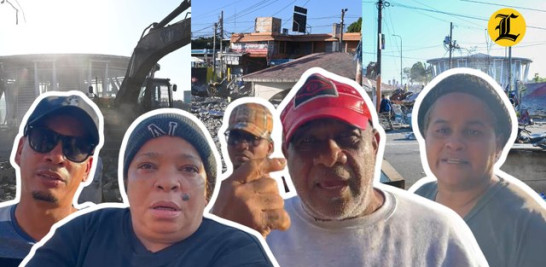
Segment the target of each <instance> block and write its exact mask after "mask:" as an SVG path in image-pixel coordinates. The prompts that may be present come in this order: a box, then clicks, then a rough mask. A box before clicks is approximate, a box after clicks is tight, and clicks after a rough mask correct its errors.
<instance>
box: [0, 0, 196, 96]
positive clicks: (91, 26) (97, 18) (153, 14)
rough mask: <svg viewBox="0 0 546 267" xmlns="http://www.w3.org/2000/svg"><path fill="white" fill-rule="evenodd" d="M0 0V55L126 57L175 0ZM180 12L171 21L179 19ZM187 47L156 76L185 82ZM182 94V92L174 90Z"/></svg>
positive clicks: (181, 85) (183, 86)
mask: <svg viewBox="0 0 546 267" xmlns="http://www.w3.org/2000/svg"><path fill="white" fill-rule="evenodd" d="M9 1H10V2H11V3H13V5H15V6H16V7H17V8H18V9H19V24H18V25H16V24H15V11H14V9H13V8H12V7H11V6H10V5H9V4H7V2H5V3H4V4H0V56H6V55H17V54H35V53H91V54H109V55H117V56H131V54H132V52H133V48H134V47H135V46H136V44H137V42H138V40H139V38H140V35H141V34H142V31H143V30H144V29H145V28H146V27H148V25H150V24H151V23H152V22H159V21H160V20H161V19H163V18H164V17H165V16H166V15H168V14H169V13H170V12H171V11H172V10H174V9H175V8H176V7H177V6H178V5H180V2H181V1H180V0H162V1H144V0H115V1H109V0H93V1H90V0H48V1H43V0H9ZM183 16H184V14H183V15H180V16H179V17H178V18H176V19H175V20H173V22H175V21H178V20H180V19H182V18H183ZM189 52H190V46H189V45H187V46H186V47H183V48H182V49H179V50H177V51H176V52H174V53H171V54H169V55H167V56H166V57H164V58H163V59H162V60H161V61H160V62H159V63H160V64H161V70H160V71H159V72H157V73H156V77H162V78H163V77H165V78H171V82H172V83H176V84H178V88H179V89H181V90H183V89H185V90H189V87H190V64H189V62H190V54H189ZM175 97H176V98H178V99H179V98H181V97H182V93H181V92H179V93H178V94H176V95H175Z"/></svg>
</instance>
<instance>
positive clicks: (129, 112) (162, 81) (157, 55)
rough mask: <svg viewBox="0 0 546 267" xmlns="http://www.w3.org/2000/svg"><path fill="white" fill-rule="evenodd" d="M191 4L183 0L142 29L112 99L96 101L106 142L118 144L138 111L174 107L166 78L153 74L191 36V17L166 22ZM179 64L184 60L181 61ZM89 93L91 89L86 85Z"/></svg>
mask: <svg viewBox="0 0 546 267" xmlns="http://www.w3.org/2000/svg"><path fill="white" fill-rule="evenodd" d="M190 7H191V0H184V1H182V2H181V3H180V5H179V6H178V7H177V8H176V9H174V10H173V11H172V12H171V13H170V14H168V15H167V16H166V17H165V18H164V19H163V20H161V21H160V22H156V23H152V24H150V26H148V27H147V28H146V29H144V31H143V32H142V35H141V37H140V40H139V41H138V43H137V45H136V47H135V48H134V50H133V53H132V55H131V58H130V60H129V65H128V67H127V72H126V74H125V77H124V78H123V81H122V83H121V86H120V88H119V91H118V92H117V94H116V98H115V100H114V101H113V102H112V103H111V104H109V105H103V104H101V105H99V107H100V108H101V111H102V113H103V115H104V119H105V129H106V131H107V132H106V133H105V136H106V143H107V144H105V147H108V144H111V145H113V146H114V147H119V145H117V144H119V143H121V139H122V136H123V133H124V132H125V130H126V129H127V127H128V126H129V124H130V123H131V122H132V121H134V119H135V118H137V117H138V116H139V115H141V114H143V113H145V112H147V111H150V110H153V109H157V108H162V107H173V91H176V89H177V86H176V85H171V83H170V80H169V79H166V78H156V77H154V74H155V72H156V71H158V70H159V68H160V66H159V64H158V63H157V62H158V61H159V60H160V59H161V58H163V57H164V56H166V55H168V54H169V53H171V52H173V51H175V50H177V49H179V48H181V47H183V46H185V45H188V44H189V43H190V40H191V17H186V18H184V19H182V20H180V21H177V22H175V23H172V24H169V23H170V22H171V21H172V20H173V19H175V18H176V17H177V16H179V15H180V14H182V13H183V12H184V11H186V10H187V9H188V8H190ZM180 64H184V62H181V63H180ZM89 93H90V95H93V89H92V88H89Z"/></svg>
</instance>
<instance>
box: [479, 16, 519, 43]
mask: <svg viewBox="0 0 546 267" xmlns="http://www.w3.org/2000/svg"><path fill="white" fill-rule="evenodd" d="M525 27H526V26H525V19H523V16H522V15H521V14H520V13H519V12H518V11H517V10H515V9H511V8H503V9H500V10H498V11H497V12H495V13H493V15H491V17H490V18H489V23H488V24H487V32H488V33H489V37H490V38H491V40H493V41H494V42H495V43H496V44H498V45H500V46H514V45H516V44H518V43H519V42H520V41H521V40H522V39H523V36H525Z"/></svg>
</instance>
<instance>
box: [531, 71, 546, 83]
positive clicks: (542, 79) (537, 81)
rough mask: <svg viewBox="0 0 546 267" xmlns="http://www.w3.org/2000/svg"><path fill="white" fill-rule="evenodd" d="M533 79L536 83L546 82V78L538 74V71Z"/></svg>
mask: <svg viewBox="0 0 546 267" xmlns="http://www.w3.org/2000/svg"><path fill="white" fill-rule="evenodd" d="M533 81H534V82H536V83H542V82H546V78H544V77H540V76H538V73H535V77H533Z"/></svg>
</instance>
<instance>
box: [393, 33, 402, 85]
mask: <svg viewBox="0 0 546 267" xmlns="http://www.w3.org/2000/svg"><path fill="white" fill-rule="evenodd" d="M392 36H395V37H398V38H400V88H402V86H403V82H402V36H400V35H398V34H393V35H392Z"/></svg>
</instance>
